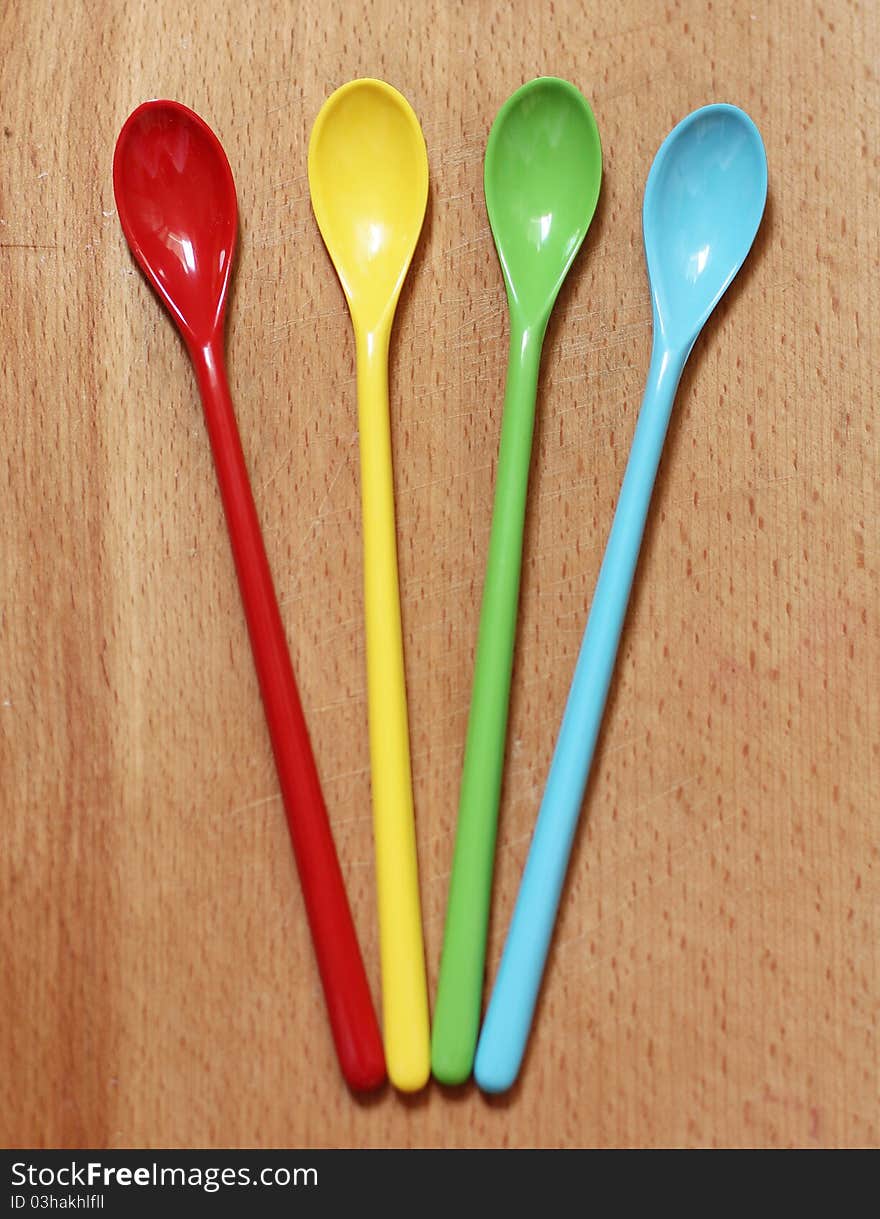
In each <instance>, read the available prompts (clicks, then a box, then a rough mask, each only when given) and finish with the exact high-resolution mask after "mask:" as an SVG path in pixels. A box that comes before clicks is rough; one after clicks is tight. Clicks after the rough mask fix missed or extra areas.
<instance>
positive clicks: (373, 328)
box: [309, 80, 430, 1092]
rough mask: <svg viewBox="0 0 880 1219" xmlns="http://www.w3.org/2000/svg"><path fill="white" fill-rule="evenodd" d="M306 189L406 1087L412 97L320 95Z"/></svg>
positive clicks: (353, 89)
mask: <svg viewBox="0 0 880 1219" xmlns="http://www.w3.org/2000/svg"><path fill="white" fill-rule="evenodd" d="M309 189H310V191H311V196H312V207H313V208H314V212H315V218H316V219H317V221H318V228H319V229H320V230H321V236H322V237H323V238H324V242H325V244H326V246H327V249H328V251H329V253H330V257H331V258H332V260H333V265H334V266H335V268H336V271H337V274H338V275H339V278H340V280H341V282H342V287H343V290H344V292H345V296H346V299H347V300H348V308H349V311H350V313H351V321H352V325H353V327H354V335H355V346H356V350H357V391H358V422H359V431H360V445H361V496H362V501H363V518H364V522H363V530H364V605H365V614H366V627H367V698H368V710H369V721H370V764H371V771H372V789H373V830H374V835H375V840H376V885H377V889H378V894H379V942H380V954H381V961H382V1009H383V1024H384V1032H385V1057H386V1060H387V1064H388V1075H389V1077H390V1079H391V1082H392V1083H393V1084H394V1085H395V1087H397V1088H400V1089H402V1090H404V1091H407V1092H411V1091H415V1090H416V1089H418V1088H421V1087H423V1086H424V1085H425V1083H426V1082H427V1079H428V1073H429V1070H430V1032H429V1028H428V988H427V981H426V978H425V951H424V946H423V943H422V918H421V911H420V908H419V878H418V865H417V860H416V836H415V821H414V816H413V797H412V777H411V773H410V757H409V726H408V722H407V712H406V682H405V676H404V667H403V635H402V631H401V625H400V592H399V589H398V583H397V540H396V533H395V524H394V485H393V481H392V474H391V427H390V418H389V411H388V343H389V339H390V336H391V325H392V322H393V321H394V311H395V309H396V307H397V299H398V297H399V296H400V289H401V287H402V285H403V280H404V277H405V276H406V272H407V268H408V267H409V264H410V260H411V259H412V255H413V250H414V249H415V246H416V242H417V241H418V238H419V233H420V231H421V228H422V221H423V220H424V217H425V206H426V204H427V201H428V156H427V152H426V151H425V138H424V136H423V135H422V129H421V127H420V126H419V121H418V119H417V118H416V116H415V114H414V113H413V110H412V107H411V106H410V105H409V103H408V102H407V101H406V99H405V98H404V97H402V96H401V95H400V94H399V93H398V92H397V90H396V89H392V88H391V86H390V85H386V84H385V83H384V82H383V81H379V80H355V81H351V82H350V83H349V84H347V85H343V87H342V88H341V89H337V90H336V92H335V93H334V94H333V95H332V96H331V97H329V98H328V99H327V101H326V102H325V103H324V105H323V106H322V107H321V111H320V113H319V115H318V117H317V119H316V120H315V125H314V127H313V128H312V135H311V139H310V141H309Z"/></svg>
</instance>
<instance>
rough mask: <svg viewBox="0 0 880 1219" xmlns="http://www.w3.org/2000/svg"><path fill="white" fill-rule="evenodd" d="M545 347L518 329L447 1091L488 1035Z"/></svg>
mask: <svg viewBox="0 0 880 1219" xmlns="http://www.w3.org/2000/svg"><path fill="white" fill-rule="evenodd" d="M543 338H544V334H543V330H541V331H536V330H531V331H529V330H523V329H522V328H520V327H517V325H516V323H515V322H514V321H513V320H512V321H511V335H510V359H509V362H508V367H507V389H506V392H505V396H504V415H503V418H502V424H501V445H500V448H499V454H498V473H497V476H496V485H495V505H494V508H493V510H492V532H491V535H490V538H489V555H488V559H487V563H486V576H485V580H484V583H483V603H482V608H481V611H480V628H479V634H478V637H477V652H476V661H475V664H474V680H473V692H472V694H471V709H470V715H469V718H468V729H467V739H466V742H465V751H464V766H463V769H462V776H461V790H460V796H459V805H458V827H457V830H456V835H455V854H454V857H453V864H452V876H451V879H450V883H449V898H448V904H447V907H446V929H445V932H444V937H443V954H442V957H441V962H440V978H439V982H438V987H437V1002H436V1007H435V1010H434V1030H433V1039H432V1044H431V1063H432V1067H433V1070H434V1074H435V1075H436V1076H437V1078H438V1079H439V1080H441V1081H442V1082H443V1083H446V1084H457V1083H462V1082H463V1081H464V1080H465V1079H467V1077H468V1076H469V1075H470V1073H471V1068H472V1066H473V1061H474V1050H475V1048H476V1044H477V1033H478V1031H479V1026H480V1009H481V1005H482V998H483V970H484V966H485V960H486V934H487V929H488V924H489V905H490V900H491V894H492V872H493V866H494V861H495V835H496V830H497V826H498V804H499V800H500V797H501V779H502V774H503V770H504V751H505V740H506V736H507V714H508V705H509V700H510V679H511V671H512V668H513V650H514V642H515V639H516V620H517V610H518V606H519V585H520V571H521V567H522V543H523V527H524V524H525V513H526V493H527V491H528V481H529V464H530V461H531V455H532V433H533V431H534V424H535V398H536V394H537V389H538V371H539V367H540V363H541V345H542V342H543Z"/></svg>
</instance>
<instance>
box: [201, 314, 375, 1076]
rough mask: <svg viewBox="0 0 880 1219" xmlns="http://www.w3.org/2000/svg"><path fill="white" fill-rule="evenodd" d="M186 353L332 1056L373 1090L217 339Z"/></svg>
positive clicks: (340, 898) (347, 932)
mask: <svg viewBox="0 0 880 1219" xmlns="http://www.w3.org/2000/svg"><path fill="white" fill-rule="evenodd" d="M191 355H192V358H193V363H194V365H195V369H196V375H197V377H198V382H199V389H200V391H201V395H202V402H203V404H204V408H205V419H206V422H207V425H208V433H209V436H210V439H211V447H212V449H213V453H214V464H215V466H216V468H217V478H218V481H219V483H220V494H221V497H222V499H223V508H224V510H225V513H226V523H227V526H228V528H229V536H230V539H231V542H232V553H233V555H234V557H235V566H236V570H237V572H238V582H239V585H240V587H241V596H242V600H243V602H244V610H245V616H246V618H247V624H248V630H249V632H250V637H251V647H252V648H253V654H254V663H255V665H256V669H257V676H258V678H259V682H260V690H261V692H262V696H263V705H264V707H265V710H266V719H267V721H268V724H269V735H270V736H271V738H272V748H273V750H274V753H275V765H276V767H277V770H278V779H279V782H280V785H281V794H282V796H283V799H284V807H285V811H286V813H287V824H288V827H289V829H290V838H291V842H292V843H293V851H294V854H295V856H296V862H297V867H298V868H299V875H300V880H301V882H302V890H303V897H304V898H305V905H306V911H307V913H308V918H309V925H310V927H311V931H312V939H313V941H314V945H315V954H316V956H317V958H318V968H319V969H320V972H321V981H322V983H323V985H324V995H325V998H326V1000H327V1008H328V1011H329V1015H330V1025H331V1027H332V1030H333V1039H334V1041H335V1043H336V1052H337V1054H338V1055H339V1062H340V1066H341V1067H342V1073H343V1075H344V1076H345V1078H346V1080H347V1081H348V1083H349V1084H350V1085H351V1087H352V1088H356V1089H366V1088H373V1087H376V1086H377V1085H378V1084H380V1083H381V1082H382V1080H383V1079H384V1078H385V1058H384V1054H383V1051H382V1038H381V1036H380V1033H379V1025H378V1022H377V1020H376V1013H375V1011H374V1009H373V1001H372V997H371V995H370V988H369V984H368V982H367V976H366V972H365V970H364V965H363V960H362V958H361V953H360V948H359V947H358V942H357V937H356V935H355V930H354V923H353V922H352V917H351V910H350V909H349V905H348V898H347V897H346V893H345V886H344V883H343V879H342V872H341V871H340V868H339V860H338V858H337V855H336V849H335V847H334V844H333V837H332V835H331V832H330V823H329V821H328V819H327V809H326V806H325V804H324V797H323V795H322V794H321V785H320V781H319V779H318V771H317V768H316V766H315V759H314V756H313V754H312V748H311V744H310V742H309V734H308V729H307V728H306V723H305V718H304V717H303V712H302V707H301V705H300V701H299V694H298V692H297V688H296V680H295V678H294V675H293V667H292V665H291V663H290V655H289V653H288V650H287V640H286V637H285V634H284V627H283V625H282V622H281V615H280V613H279V611H278V602H277V600H276V597H275V589H274V587H273V585H272V576H271V573H270V571H269V562H268V560H267V558H266V551H265V549H264V547H263V539H262V536H261V534H260V523H259V519H258V517H257V510H256V508H255V506H254V500H253V496H252V494H251V488H250V482H249V480H248V475H247V467H246V466H245V461H244V454H243V453H242V449H241V441H240V440H239V435H238V428H237V427H236V423H235V414H234V412H233V409H232V400H231V398H230V396H229V387H228V384H227V380H226V370H225V366H224V359H223V348H222V338H220V337H218V338H217V339H215V340H214V341H212V342H211V343H210V344H208V345H207V346H205V347H203V348H196V349H194V350H193V351H192V352H191Z"/></svg>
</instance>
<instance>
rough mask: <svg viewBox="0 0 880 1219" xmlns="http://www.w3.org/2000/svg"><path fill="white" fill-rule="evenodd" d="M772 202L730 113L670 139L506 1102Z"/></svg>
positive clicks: (525, 924) (760, 164)
mask: <svg viewBox="0 0 880 1219" xmlns="http://www.w3.org/2000/svg"><path fill="white" fill-rule="evenodd" d="M766 198H767V157H766V155H765V153H764V145H763V143H762V142H761V136H760V135H759V133H758V129H757V127H756V126H755V124H754V123H753V122H752V120H751V119H750V118H749V117H748V115H746V114H744V113H743V112H742V110H738V109H737V108H736V107H735V106H722V105H716V106H704V107H703V108H702V109H701V110H695V111H694V112H693V114H689V115H688V117H687V118H686V119H684V120H682V122H680V123H679V124H678V126H677V127H676V128H674V130H673V131H672V132H670V134H669V135H668V136H667V137H666V139H665V140H664V141H663V144H662V145H661V147H660V151H659V152H658V153H657V156H656V157H655V158H654V164H653V165H652V166H651V171H650V173H649V174H648V181H647V185H646V187H645V204H644V210H643V214H642V223H643V229H644V238H645V256H646V258H647V262H648V276H649V279H650V281H651V297H652V301H653V312H654V347H653V351H652V353H651V366H650V369H649V371H648V382H647V386H646V387H645V396H644V398H643V400H642V409H641V411H640V413H639V419H638V423H637V425H636V430H635V435H634V437H633V443H632V451H631V453H630V458H629V463H628V464H627V467H626V474H625V475H624V479H623V486H622V487H621V489H620V499H619V501H618V504H617V511H616V512H615V514H614V522H613V524H612V526H611V534H610V536H609V538H608V545H607V547H606V549H605V557H604V559H603V560H602V568H601V571H600V572H599V580H598V582H597V584H596V592H595V594H594V596H593V605H592V609H591V610H590V617H589V621H588V622H587V629H586V633H585V635H584V640H583V643H582V645H581V651H580V656H579V657H578V662H577V667H576V668H575V672H574V678H573V680H572V684H571V690H570V692H569V695H568V703H567V705H566V708H565V715H564V716H563V719H562V726H561V728H560V730H559V739H558V741H557V743H556V751H555V753H554V755H553V762H552V764H551V766H550V774H549V776H548V779H547V787H546V790H545V792H544V799H543V801H542V803H541V810H540V812H539V814H538V820H537V824H536V826H535V833H534V837H533V838H532V845H531V847H530V848H529V855H528V859H527V860H526V866H525V871H524V873H523V878H522V883H521V885H520V890H519V895H518V897H517V901H516V908H515V909H514V912H513V919H512V921H511V924H510V930H509V931H508V933H507V942H506V944H505V946H504V953H503V955H502V958H501V966H500V968H499V971H498V977H497V979H496V981H495V988H494V990H493V992H492V998H491V1001H490V1003H489V1009H488V1011H487V1013H486V1019H485V1022H484V1024H483V1029H482V1032H481V1034H480V1041H479V1045H478V1047H477V1057H476V1062H475V1065H474V1074H475V1075H476V1078H477V1083H478V1084H479V1085H480V1087H481V1088H483V1089H484V1090H485V1091H486V1092H503V1091H504V1090H505V1089H506V1088H509V1087H510V1086H511V1084H512V1083H513V1082H514V1080H515V1079H516V1076H517V1074H518V1072H519V1068H520V1063H521V1062H522V1056H523V1053H524V1051H525V1047H526V1041H527V1040H528V1036H529V1030H530V1028H531V1024H532V1016H533V1014H534V1010H535V1002H536V1000H537V997H538V991H539V989H540V985H541V978H542V976H543V973H544V965H545V962H546V959H547V950H548V948H549V946H550V938H551V936H552V934H553V924H554V922H555V920H556V912H557V909H558V907H559V896H560V893H561V891H562V884H563V881H564V880H565V872H566V868H567V866H568V858H569V855H570V853H571V845H572V840H573V838H574V831H575V827H576V826H577V821H578V815H579V813H580V808H581V803H582V802H583V798H584V789H585V787H586V784H587V776H588V775H589V772H590V764H591V762H592V760H593V751H594V749H595V746H596V738H597V736H598V734H599V727H600V724H601V722H602V714H603V712H604V710H605V700H606V697H607V694H608V687H609V685H610V682H611V674H612V672H613V671H614V661H615V657H616V655H617V645H618V643H619V641H620V632H621V629H622V627H623V620H624V617H625V615H626V607H627V602H628V601H629V594H630V589H631V587H632V581H633V575H634V573H635V569H636V563H637V561H638V557H639V547H640V546H641V543H642V534H643V533H644V530H645V520H646V517H647V515H648V506H649V504H650V502H651V492H652V490H653V487H654V479H655V478H656V475H657V467H658V465H659V464H660V454H661V453H662V451H663V441H664V439H665V437H666V429H667V426H668V424H669V416H670V414H671V412H672V404H673V402H674V400H675V393H676V390H677V389H678V383H679V380H680V379H681V374H682V371H683V369H684V366H685V362H686V361H687V358H688V356H689V355H690V353H691V349H692V348H693V346H694V343H695V342H696V340H697V337H698V336H699V333H700V331H701V330H702V328H703V326H704V325H705V323H706V320H707V318H708V317H709V314H710V313H711V312H712V310H713V309H714V308H715V306H716V305H717V304H718V302H719V300H720V299H721V297H722V296H723V295H724V292H725V291H726V289H727V287H728V285H729V284H730V282H731V280H732V279H733V277H734V276H735V275H736V273H737V271H738V270H739V269H740V267H741V266H742V264H743V261H744V259H745V257H746V255H747V254H748V252H749V250H750V249H751V246H752V242H753V241H754V240H755V234H756V233H757V231H758V225H759V224H760V222H761V216H762V215H763V212H764V203H765V201H766Z"/></svg>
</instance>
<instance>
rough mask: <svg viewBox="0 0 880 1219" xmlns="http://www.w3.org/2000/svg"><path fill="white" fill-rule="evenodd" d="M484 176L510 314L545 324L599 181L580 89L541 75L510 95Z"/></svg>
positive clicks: (595, 137) (595, 139)
mask: <svg viewBox="0 0 880 1219" xmlns="http://www.w3.org/2000/svg"><path fill="white" fill-rule="evenodd" d="M484 181H485V189H486V208H487V210H488V213H489V223H490V225H491V226H492V235H493V237H494V238H495V246H496V248H497V250H498V257H499V259H500V260H501V269H502V272H503V274H504V282H505V284H506V285H507V295H508V299H509V302H510V310H511V316H512V319H515V320H516V321H519V322H521V323H522V324H524V325H534V324H537V323H539V322H540V321H542V320H543V321H544V323H545V324H546V321H547V319H548V318H549V316H550V310H551V309H552V308H553V304H554V302H555V300H556V297H557V294H558V292H559V289H560V288H561V287H562V283H563V280H564V279H565V277H566V275H567V274H568V270H569V267H570V266H571V264H572V262H573V261H574V257H575V255H576V254H577V252H578V250H579V249H580V247H581V243H582V242H583V240H584V237H586V235H587V229H588V228H589V227H590V223H591V221H592V219H593V215H594V213H595V211H596V204H597V203H598V201H599V188H600V186H601V184H602V146H601V144H600V142H599V129H598V127H597V126H596V120H595V118H594V117H593V111H592V110H591V109H590V107H589V104H588V103H587V100H586V98H585V97H584V96H583V95H582V94H581V93H580V91H579V90H578V89H576V88H575V86H574V85H572V84H569V82H568V81H565V80H559V79H557V78H556V77H554V76H540V77H538V79H537V80H533V81H530V82H529V83H528V84H527V85H523V87H522V88H521V89H518V90H517V91H516V93H514V94H513V96H512V97H510V98H508V100H507V101H506V102H505V103H504V105H503V106H502V107H501V109H500V111H499V112H498V116H497V118H496V119H495V122H494V123H493V125H492V131H491V132H490V134H489V142H488V144H487V146H486V163H485V178H484Z"/></svg>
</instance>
